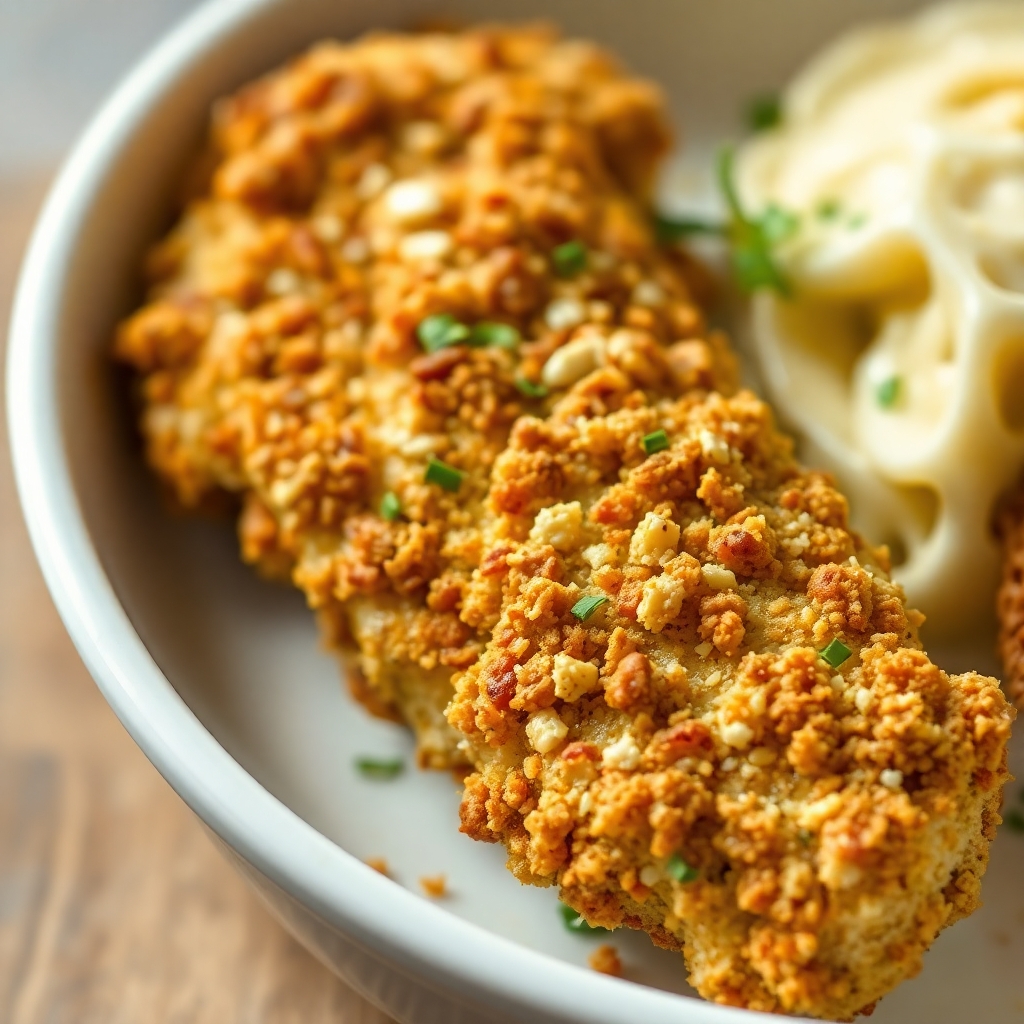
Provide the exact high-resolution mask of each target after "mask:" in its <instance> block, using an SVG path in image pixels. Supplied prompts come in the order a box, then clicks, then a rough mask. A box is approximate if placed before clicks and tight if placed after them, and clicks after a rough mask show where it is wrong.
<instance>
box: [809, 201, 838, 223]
mask: <svg viewBox="0 0 1024 1024" xmlns="http://www.w3.org/2000/svg"><path fill="white" fill-rule="evenodd" d="M814 212H815V214H817V217H818V219H819V220H835V219H836V218H837V217H838V216H839V214H840V213H841V212H842V207H841V206H840V205H839V200H838V199H822V201H821V202H820V203H818V205H817V207H816V209H815V211H814Z"/></svg>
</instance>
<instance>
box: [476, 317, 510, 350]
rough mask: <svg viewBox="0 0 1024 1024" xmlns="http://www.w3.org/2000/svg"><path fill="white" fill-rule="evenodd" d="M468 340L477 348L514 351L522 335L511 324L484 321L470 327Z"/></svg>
mask: <svg viewBox="0 0 1024 1024" xmlns="http://www.w3.org/2000/svg"><path fill="white" fill-rule="evenodd" d="M467 340H468V342H469V344H470V345H473V346H475V347H477V348H507V349H514V348H515V347H516V346H517V345H518V344H519V340H520V335H519V331H518V330H516V328H515V327H513V326H512V325H511V324H503V323H499V322H491V321H489V320H484V321H482V322H481V323H478V324H473V326H472V327H470V329H469V338H468V339H467Z"/></svg>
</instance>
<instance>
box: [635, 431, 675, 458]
mask: <svg viewBox="0 0 1024 1024" xmlns="http://www.w3.org/2000/svg"><path fill="white" fill-rule="evenodd" d="M640 443H641V444H642V445H643V446H644V451H645V452H646V453H647V454H648V455H653V454H654V453H655V452H662V451H664V450H665V449H666V448H667V447H668V443H669V442H668V434H666V433H665V431H664V430H655V431H652V432H651V433H650V434H645V435H644V437H643V439H642V440H641V442H640Z"/></svg>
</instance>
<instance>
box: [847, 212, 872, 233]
mask: <svg viewBox="0 0 1024 1024" xmlns="http://www.w3.org/2000/svg"><path fill="white" fill-rule="evenodd" d="M867 222H868V215H867V214H866V213H855V214H854V215H853V216H852V217H851V218H850V219H849V220H848V221H847V222H846V226H847V227H848V228H849V229H850V230H851V231H856V230H857V228H862V227H864V225H865V224H867Z"/></svg>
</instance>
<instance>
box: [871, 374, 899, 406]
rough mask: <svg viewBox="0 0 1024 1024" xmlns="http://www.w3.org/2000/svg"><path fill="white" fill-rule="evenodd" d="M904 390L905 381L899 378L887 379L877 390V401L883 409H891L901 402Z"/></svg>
mask: <svg viewBox="0 0 1024 1024" xmlns="http://www.w3.org/2000/svg"><path fill="white" fill-rule="evenodd" d="M902 390H903V381H902V380H901V379H900V378H899V377H897V376H895V375H894V376H892V377H887V378H886V379H885V380H883V381H882V383H881V384H879V385H878V387H877V388H876V389H875V399H876V401H877V402H878V404H879V405H880V406H881V407H882V408H883V409H891V408H892V407H893V406H894V405H895V404H896V403H897V402H898V401H899V400H900V392H901V391H902Z"/></svg>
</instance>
